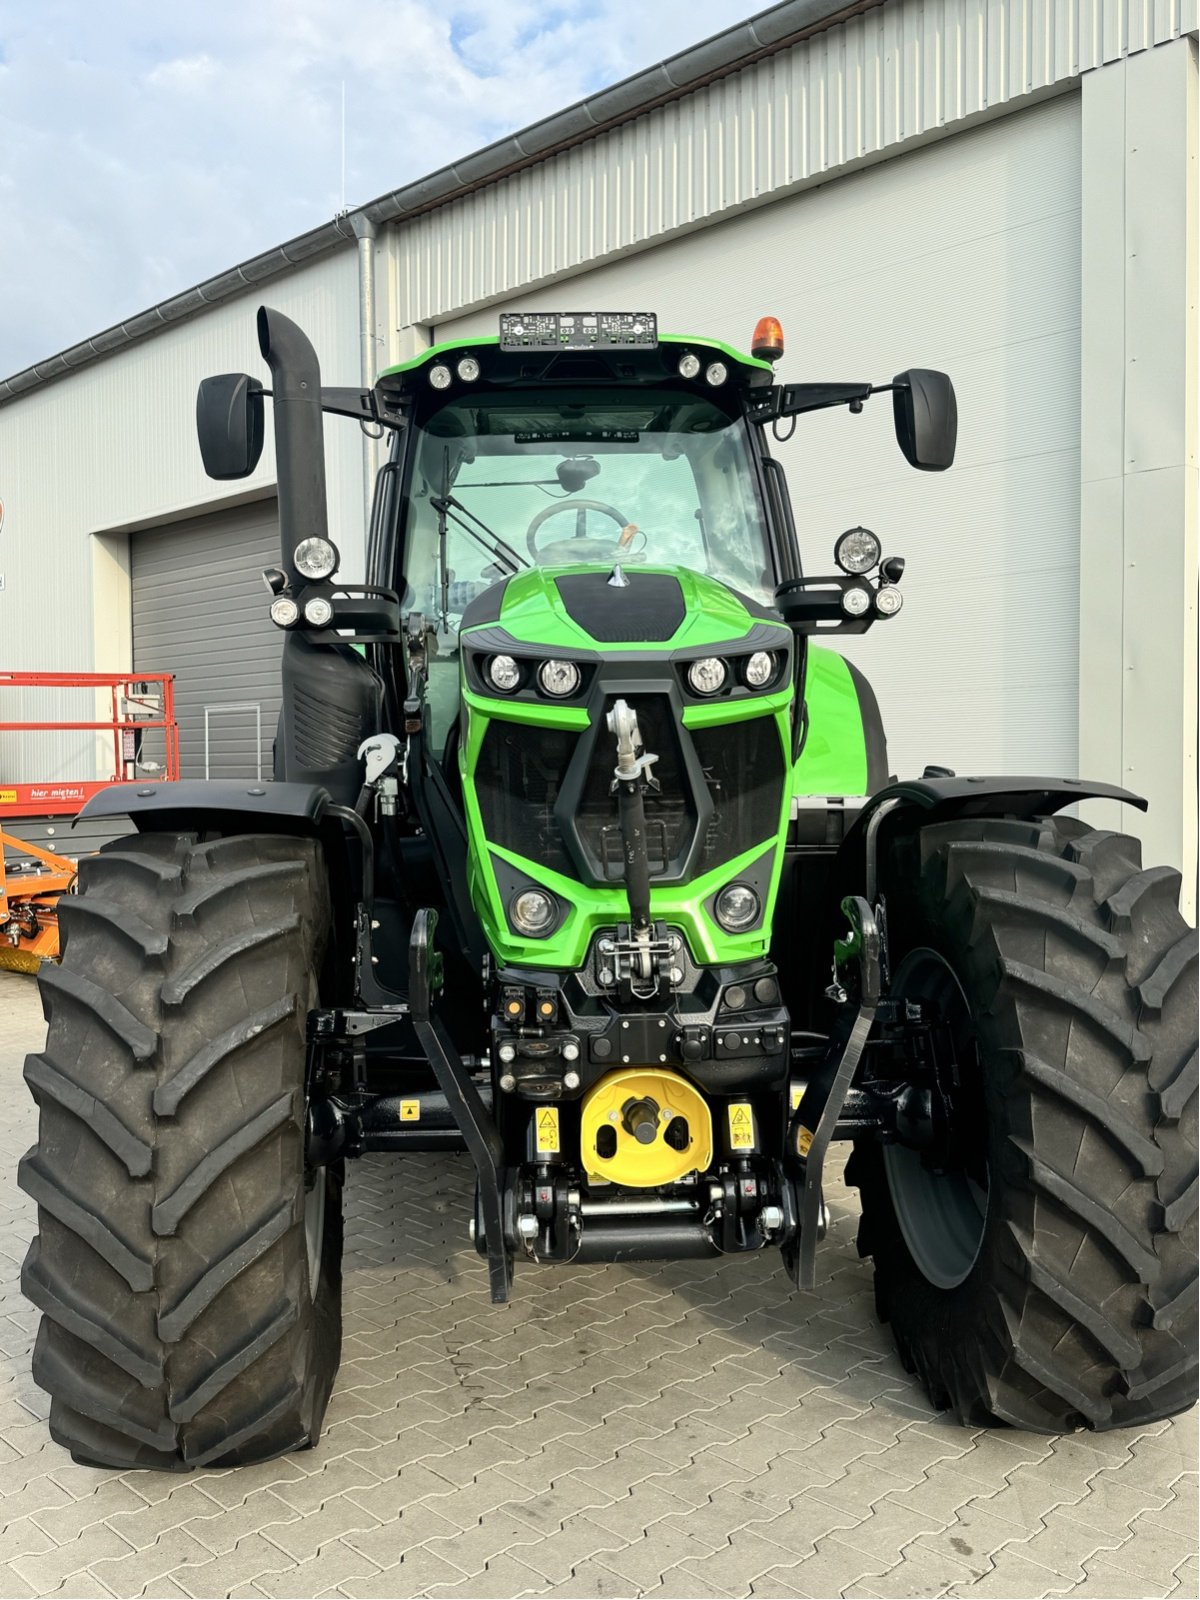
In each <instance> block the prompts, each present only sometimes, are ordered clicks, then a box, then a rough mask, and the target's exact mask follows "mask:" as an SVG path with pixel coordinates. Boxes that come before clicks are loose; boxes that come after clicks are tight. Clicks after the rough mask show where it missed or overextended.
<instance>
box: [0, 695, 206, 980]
mask: <svg viewBox="0 0 1200 1600" xmlns="http://www.w3.org/2000/svg"><path fill="white" fill-rule="evenodd" d="M174 684H175V678H174V674H173V673H170V672H137V673H109V672H0V691H3V690H5V689H46V690H51V691H53V690H60V691H61V690H69V689H76V690H77V689H83V690H88V689H90V690H93V691H97V692H99V693H104V692H105V691H107V693H108V696H109V704H110V708H111V715H110V716H109V717H108V718H106V719H101V720H96V721H81V720H77V719H75V718H70V717H53V718H47V719H45V720H43V721H36V722H33V721H20V722H14V721H9V720H6V719H5V718H4V717H3V716H2V715H0V735H3V734H6V733H22V734H36V733H63V732H79V733H90V734H97V733H101V734H103V733H108V734H111V736H112V776H111V777H108V778H103V779H94V780H92V779H78V780H77V779H74V778H68V779H41V780H37V779H35V780H32V781H19V780H16V779H10V778H9V777H8V775H7V774H6V773H5V772H4V764H6V762H7V759H8V757H7V753H6V752H5V751H4V750H3V749H2V748H0V966H4V967H14V968H16V969H18V970H20V971H26V972H31V971H36V969H37V967H38V965H39V963H40V962H41V961H43V960H51V961H52V960H56V959H57V957H58V953H59V943H58V910H57V907H58V897H59V895H60V894H64V893H69V892H70V890H71V888H72V887H73V885H74V882H75V874H76V871H77V865H78V864H77V862H76V861H75V860H74V859H73V858H71V857H68V856H63V855H59V854H57V853H56V852H55V851H53V850H48V849H46V848H45V847H44V846H42V845H38V844H31V843H30V842H29V841H28V840H25V839H18V838H16V837H15V836H14V835H13V834H11V833H8V832H7V831H6V824H9V823H12V822H22V821H30V820H34V819H41V818H50V817H63V818H70V817H74V816H77V815H78V813H79V811H80V810H81V809H82V807H83V806H84V805H85V804H86V802H87V801H88V800H90V799H91V797H92V796H93V795H94V794H98V793H99V791H100V790H101V789H107V788H108V787H109V786H110V785H111V784H114V783H137V784H145V783H156V782H157V783H162V782H165V781H168V780H171V779H175V778H178V776H179V730H178V728H177V726H176V723H175V689H174ZM4 709H6V708H5V706H4V702H3V698H2V697H0V712H2V711H3V710H4ZM148 734H149V735H150V736H151V737H150V740H149V741H147V737H146V736H147V735H148ZM147 743H149V744H150V746H151V747H152V748H153V749H154V751H155V756H154V757H151V756H150V755H149V754H148V753H147V750H146V746H147ZM159 756H161V759H157V757H159ZM6 852H12V854H13V856H14V857H15V858H19V861H18V868H17V870H13V871H10V870H8V868H7V866H6V863H5V855H6Z"/></svg>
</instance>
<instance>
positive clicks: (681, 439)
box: [403, 389, 776, 636]
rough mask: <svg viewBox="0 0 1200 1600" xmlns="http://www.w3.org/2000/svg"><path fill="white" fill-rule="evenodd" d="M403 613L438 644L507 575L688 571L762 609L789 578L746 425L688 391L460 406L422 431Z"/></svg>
mask: <svg viewBox="0 0 1200 1600" xmlns="http://www.w3.org/2000/svg"><path fill="white" fill-rule="evenodd" d="M414 433H415V435H416V437H415V438H414V440H413V442H412V444H411V445H410V448H411V449H412V450H413V452H414V454H413V458H412V469H411V474H410V477H409V485H408V494H407V497H406V505H405V526H404V534H403V549H404V578H405V587H406V593H405V608H406V609H417V610H420V611H423V612H424V613H425V615H426V617H427V618H428V619H429V620H430V622H431V623H435V625H436V627H437V629H438V632H439V634H442V635H446V634H449V635H451V636H453V635H455V634H456V632H457V628H458V624H459V621H460V619H461V617H462V613H463V611H464V609H465V608H466V606H467V605H468V604H469V603H470V602H471V601H472V600H473V599H475V597H476V596H477V595H479V594H482V593H483V591H484V590H485V589H486V588H488V587H489V586H490V585H491V584H493V583H495V582H496V581H497V580H498V579H500V578H503V577H506V576H509V575H510V574H512V573H513V572H517V571H520V570H522V569H523V568H526V567H531V566H567V565H575V564H578V563H580V562H587V563H595V564H606V565H611V564H612V563H614V562H616V561H620V562H622V563H623V564H630V563H633V564H636V563H643V562H644V563H647V564H649V565H652V566H682V567H688V568H690V569H692V570H693V571H695V572H703V573H707V574H710V575H711V576H713V577H715V578H719V579H721V581H722V582H725V583H728V584H729V585H730V586H731V587H733V588H735V589H737V590H739V591H741V592H742V593H743V594H746V595H749V596H751V597H753V598H754V599H757V600H769V599H770V596H771V594H772V593H773V590H774V586H775V582H776V578H775V575H774V572H773V570H772V569H773V563H772V558H771V553H770V544H769V542H768V538H767V531H766V526H765V518H764V516H763V511H762V506H761V503H760V500H759V493H758V488H757V480H756V477H755V474H754V471H753V467H752V461H751V455H750V441H749V437H748V430H747V426H746V423H745V422H744V421H743V420H742V418H741V417H740V416H736V415H735V416H730V415H729V414H728V413H727V412H726V411H725V410H723V409H721V408H720V406H718V405H717V404H716V403H714V401H713V400H711V399H709V398H708V397H707V396H706V395H696V394H686V393H680V392H678V391H668V390H663V391H644V390H643V391H638V392H636V393H620V394H617V393H613V392H612V391H611V390H610V391H607V392H606V391H604V390H590V391H589V390H571V391H568V390H557V389H556V390H554V391H553V392H550V393H547V392H546V391H545V390H539V391H537V392H535V393H521V392H506V393H501V394H497V393H495V392H490V393H487V394H480V395H470V396H461V397H459V398H456V399H454V400H452V401H450V402H449V403H448V404H447V405H445V406H443V407H441V409H440V410H438V411H436V412H435V413H434V414H433V415H432V416H429V417H427V418H426V419H425V420H424V422H420V421H418V422H417V423H416V425H415V428H414Z"/></svg>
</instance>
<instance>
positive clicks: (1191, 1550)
mask: <svg viewBox="0 0 1200 1600" xmlns="http://www.w3.org/2000/svg"><path fill="white" fill-rule="evenodd" d="M1195 1554H1196V1541H1195V1539H1194V1538H1190V1539H1189V1538H1181V1537H1180V1535H1179V1534H1177V1533H1168V1532H1167V1530H1166V1529H1165V1528H1160V1527H1159V1526H1158V1525H1157V1524H1156V1523H1150V1522H1147V1521H1146V1520H1145V1519H1144V1518H1142V1517H1137V1518H1135V1519H1134V1521H1133V1522H1132V1523H1130V1525H1129V1538H1127V1539H1125V1540H1124V1541H1123V1542H1122V1543H1121V1544H1120V1545H1119V1546H1118V1547H1117V1549H1115V1550H1113V1551H1112V1552H1111V1553H1109V1555H1108V1556H1107V1558H1106V1559H1107V1560H1108V1561H1110V1562H1111V1563H1112V1565H1113V1566H1114V1567H1121V1568H1123V1569H1124V1570H1125V1571H1126V1572H1128V1573H1129V1574H1130V1576H1131V1577H1136V1579H1137V1580H1138V1582H1139V1583H1143V1582H1145V1581H1146V1580H1147V1579H1149V1580H1150V1581H1152V1582H1154V1583H1157V1584H1162V1585H1164V1586H1165V1587H1166V1588H1167V1589H1170V1588H1171V1587H1172V1586H1173V1585H1174V1583H1175V1573H1176V1572H1177V1571H1178V1569H1179V1568H1180V1567H1181V1566H1182V1565H1183V1563H1184V1562H1185V1561H1187V1560H1188V1559H1189V1558H1190V1557H1191V1556H1194V1555H1195ZM1084 1565H1085V1570H1086V1564H1084Z"/></svg>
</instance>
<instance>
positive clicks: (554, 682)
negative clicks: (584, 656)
mask: <svg viewBox="0 0 1200 1600" xmlns="http://www.w3.org/2000/svg"><path fill="white" fill-rule="evenodd" d="M538 682H539V683H540V684H541V686H542V688H543V689H544V690H545V691H546V693H547V694H552V695H553V696H554V697H555V699H557V700H561V699H563V698H564V697H565V696H566V695H569V694H574V693H575V691H576V689H578V688H579V683H580V677H579V668H578V667H577V666H576V665H575V663H574V662H573V661H546V662H543V664H542V665H541V666H540V667H539V668H538Z"/></svg>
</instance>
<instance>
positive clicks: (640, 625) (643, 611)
mask: <svg viewBox="0 0 1200 1600" xmlns="http://www.w3.org/2000/svg"><path fill="white" fill-rule="evenodd" d="M608 579H609V574H608V573H607V572H579V573H574V574H572V575H571V576H568V577H565V578H556V579H555V580H554V581H555V583H556V584H557V586H558V592H559V594H560V596H561V597H562V603H563V605H564V606H566V608H567V615H568V616H569V617H570V619H571V621H572V622H577V623H578V624H579V626H580V627H581V628H582V629H583V630H584V632H585V633H590V634H591V636H592V638H593V639H599V640H600V641H601V642H602V643H603V644H639V643H641V642H642V641H643V640H649V641H651V642H653V641H656V640H659V639H670V638H672V637H673V636H674V635H675V634H676V633H678V631H679V629H680V627H681V626H682V624H683V619H684V616H685V614H686V613H685V609H684V604H683V590H682V589H681V588H680V586H679V579H678V578H673V577H671V575H670V574H669V573H666V572H627V573H626V574H625V579H626V581H625V583H624V584H622V585H621V586H619V587H616V586H614V585H613V584H611V583H610V582H609V581H608Z"/></svg>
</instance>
